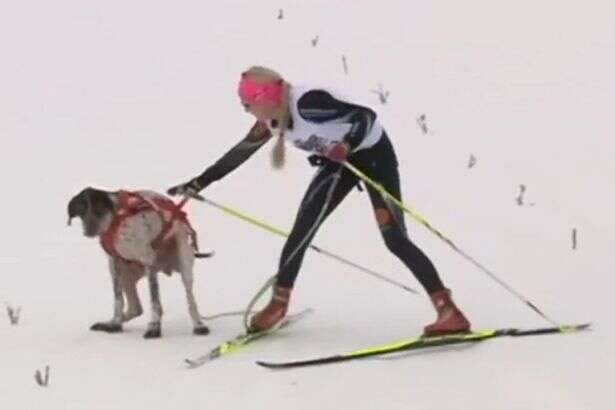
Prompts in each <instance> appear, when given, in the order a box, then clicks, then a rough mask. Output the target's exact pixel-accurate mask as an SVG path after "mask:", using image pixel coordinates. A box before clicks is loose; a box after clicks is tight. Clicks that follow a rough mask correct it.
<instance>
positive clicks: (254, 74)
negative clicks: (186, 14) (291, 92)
mask: <svg viewBox="0 0 615 410" xmlns="http://www.w3.org/2000/svg"><path fill="white" fill-rule="evenodd" d="M241 76H242V77H246V76H249V77H251V78H254V79H255V80H257V81H262V82H272V81H282V82H284V83H285V87H284V93H283V95H282V104H281V106H280V108H279V109H278V110H277V112H276V113H275V119H276V120H277V121H278V124H279V127H280V134H279V135H278V139H277V140H276V143H275V145H274V147H273V149H272V150H271V166H272V167H273V168H274V169H282V168H284V164H285V162H286V148H285V145H284V132H285V131H286V127H287V126H288V121H289V118H290V113H289V110H288V108H287V107H288V83H286V82H285V81H284V78H282V76H281V75H280V74H279V73H278V72H277V71H275V70H272V69H271V68H267V67H263V66H252V67H250V68H248V69H247V70H246V71H244V72H243V73H242V74H241Z"/></svg>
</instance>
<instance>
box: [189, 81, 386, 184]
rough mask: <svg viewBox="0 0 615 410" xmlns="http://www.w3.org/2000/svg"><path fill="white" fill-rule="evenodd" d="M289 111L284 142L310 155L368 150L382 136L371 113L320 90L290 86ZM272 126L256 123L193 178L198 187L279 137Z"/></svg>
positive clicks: (225, 173) (216, 178)
mask: <svg viewBox="0 0 615 410" xmlns="http://www.w3.org/2000/svg"><path fill="white" fill-rule="evenodd" d="M289 107H290V115H291V121H290V123H289V126H288V128H287V129H286V130H285V131H284V135H283V136H284V138H285V139H286V140H287V141H289V142H291V143H292V144H293V145H294V146H295V147H297V148H299V149H302V150H305V151H309V152H311V153H314V154H318V155H325V154H326V153H327V151H328V150H329V148H330V147H331V146H332V145H334V144H336V143H339V142H346V143H347V144H348V145H350V148H351V153H354V152H357V151H359V150H362V149H366V148H370V147H372V146H374V145H375V144H376V143H377V142H378V141H379V140H380V138H381V137H382V134H383V132H384V131H383V128H382V126H381V125H380V123H379V122H378V120H377V116H376V113H375V112H374V111H373V110H371V109H369V108H367V107H363V106H360V105H356V104H352V103H349V102H345V101H342V100H340V99H337V98H335V97H334V96H333V95H332V93H331V92H329V91H327V90H324V89H322V88H307V87H295V86H292V87H291V88H290V90H289ZM274 125H275V124H272V122H269V123H268V124H262V123H256V124H255V125H254V126H253V127H252V129H251V130H250V132H249V133H248V135H247V136H246V137H245V138H244V139H243V140H241V141H240V142H239V143H238V144H237V145H235V146H234V147H233V148H231V150H230V151H228V152H227V153H226V154H225V155H224V156H223V157H222V158H220V159H219V160H218V161H217V162H216V163H215V164H214V165H212V166H211V167H209V168H207V169H206V170H205V172H203V173H202V174H201V175H200V176H199V177H198V178H197V180H198V183H199V185H200V186H201V187H203V188H204V187H206V186H207V185H209V184H211V183H212V182H214V181H217V180H219V179H221V178H223V177H224V176H225V175H227V174H228V173H229V172H231V171H233V170H234V169H235V168H237V167H238V166H239V165H241V164H242V163H243V162H245V161H246V160H247V159H248V158H250V157H251V156H252V154H254V153H255V152H256V151H257V150H258V149H259V148H260V147H261V146H263V145H264V144H265V143H266V142H267V141H268V140H269V138H270V137H271V136H272V135H277V134H278V133H279V130H278V128H277V127H275V126H274Z"/></svg>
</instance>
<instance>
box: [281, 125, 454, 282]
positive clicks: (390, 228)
mask: <svg viewBox="0 0 615 410" xmlns="http://www.w3.org/2000/svg"><path fill="white" fill-rule="evenodd" d="M349 162H351V163H352V164H353V165H355V166H356V167H357V168H359V169H360V170H362V171H363V172H364V173H366V174H367V175H368V176H369V177H370V178H372V179H374V180H376V181H377V182H379V183H380V184H382V185H383V186H384V188H385V189H386V190H387V191H388V192H389V193H391V194H392V195H393V196H395V197H396V198H400V199H401V190H400V183H399V173H398V170H397V159H396V157H395V151H394V150H393V146H392V145H391V142H390V141H389V139H388V137H387V135H386V134H383V136H382V138H381V139H380V141H379V142H378V143H377V144H376V145H374V146H373V147H371V148H368V149H364V150H361V151H359V152H357V153H356V154H353V155H352V156H351V157H350V158H349ZM358 183H359V179H358V177H357V176H356V175H355V174H353V173H352V172H351V171H350V170H348V169H347V168H345V167H344V166H342V165H340V164H337V163H332V162H325V164H324V165H322V166H321V168H320V169H319V170H318V172H317V174H316V176H315V177H314V179H313V180H312V182H311V183H310V186H309V187H308V190H307V192H306V193H305V196H304V197H303V200H302V201H301V206H300V208H299V212H298V213H297V216H296V218H295V224H294V226H293V229H292V231H291V233H290V236H289V237H288V239H287V241H286V244H285V245H284V248H283V250H282V256H281V258H280V265H279V270H278V278H277V282H276V284H277V285H279V286H284V287H292V286H293V285H294V282H295V279H296V278H297V275H298V273H299V269H300V267H301V262H302V261H303V256H304V255H305V251H306V249H307V247H308V246H309V244H310V242H311V241H312V239H313V238H314V235H315V234H316V231H317V230H318V228H319V227H320V225H321V224H322V223H323V222H324V220H325V219H326V218H327V217H328V216H329V215H330V214H331V212H333V210H335V208H336V207H337V206H338V205H339V204H340V203H341V202H342V200H343V199H344V198H345V197H346V195H347V194H348V193H349V192H350V191H351V190H352V189H353V188H354V187H355V186H357V184H358ZM367 192H368V194H369V198H370V200H371V203H372V207H373V209H374V213H375V215H376V220H377V222H378V225H379V227H380V232H381V233H382V237H383V239H384V243H385V244H386V247H387V248H388V249H389V250H390V251H391V252H392V253H393V254H395V256H397V257H398V258H399V259H400V260H401V261H402V262H403V263H404V264H405V265H406V266H407V267H408V269H410V271H411V272H412V273H413V274H414V276H415V277H416V278H417V280H418V281H419V282H420V283H421V285H422V286H423V288H425V290H426V291H427V293H429V294H431V293H433V292H435V291H438V290H442V289H444V286H443V285H442V282H441V281H440V278H439V277H438V273H437V272H436V269H435V267H434V265H433V263H432V262H431V261H430V260H429V258H428V257H427V256H426V255H425V254H424V253H423V252H422V251H421V250H420V249H419V248H418V247H417V246H416V245H414V244H413V243H412V242H411V241H410V239H409V238H408V234H407V231H406V226H405V222H404V214H403V212H402V211H401V210H400V209H399V207H397V206H396V205H395V204H394V203H391V202H389V201H385V200H384V199H383V198H382V195H380V193H379V192H378V191H376V190H374V189H373V188H371V187H367Z"/></svg>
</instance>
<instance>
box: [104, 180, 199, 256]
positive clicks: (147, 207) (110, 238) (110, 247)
mask: <svg viewBox="0 0 615 410" xmlns="http://www.w3.org/2000/svg"><path fill="white" fill-rule="evenodd" d="M152 210H153V211H155V212H156V213H157V214H158V216H159V217H160V220H161V221H162V230H161V231H160V233H159V234H158V236H157V237H156V238H155V239H154V240H153V241H152V242H151V247H152V248H153V249H154V250H155V249H156V248H157V247H159V246H160V245H161V244H162V243H164V242H165V241H166V240H167V239H168V235H169V233H170V232H171V228H173V224H174V223H175V222H180V223H183V224H184V225H185V226H187V227H188V229H189V230H190V238H191V240H192V245H193V247H194V248H195V250H198V245H197V238H196V231H195V230H194V229H193V228H192V225H190V222H189V221H188V216H187V215H186V213H185V212H184V211H182V210H181V207H180V205H178V204H176V203H175V202H173V201H172V200H170V199H168V198H165V197H163V196H153V197H148V196H145V195H142V194H140V193H138V192H130V191H119V193H118V209H117V211H116V213H115V216H114V218H113V220H112V221H111V224H110V225H109V228H108V229H107V230H106V231H105V232H104V233H103V234H102V235H101V236H100V244H101V245H102V247H103V249H104V250H105V252H107V254H109V255H111V256H113V257H116V258H119V259H121V260H122V261H124V262H126V263H132V264H137V265H141V266H142V263H141V262H139V261H135V260H130V259H126V258H124V257H123V256H122V255H120V254H119V252H118V251H117V249H116V247H115V242H116V240H117V235H118V232H119V229H120V227H121V226H122V224H123V223H124V222H125V221H126V219H128V218H130V217H133V216H135V215H137V214H139V213H141V212H145V211H152Z"/></svg>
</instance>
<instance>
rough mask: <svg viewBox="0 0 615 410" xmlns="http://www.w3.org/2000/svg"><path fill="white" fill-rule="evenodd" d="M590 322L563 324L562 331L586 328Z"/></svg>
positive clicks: (589, 325)
mask: <svg viewBox="0 0 615 410" xmlns="http://www.w3.org/2000/svg"><path fill="white" fill-rule="evenodd" d="M591 325H592V323H591V322H587V323H580V324H578V325H571V326H563V327H562V328H563V331H568V332H576V331H580V330H587V329H589V328H590V327H591Z"/></svg>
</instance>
